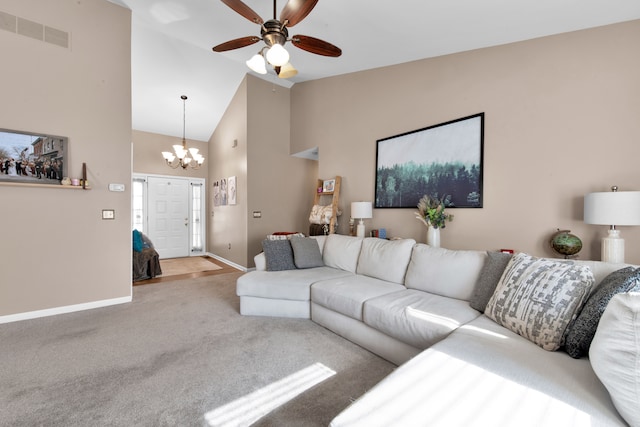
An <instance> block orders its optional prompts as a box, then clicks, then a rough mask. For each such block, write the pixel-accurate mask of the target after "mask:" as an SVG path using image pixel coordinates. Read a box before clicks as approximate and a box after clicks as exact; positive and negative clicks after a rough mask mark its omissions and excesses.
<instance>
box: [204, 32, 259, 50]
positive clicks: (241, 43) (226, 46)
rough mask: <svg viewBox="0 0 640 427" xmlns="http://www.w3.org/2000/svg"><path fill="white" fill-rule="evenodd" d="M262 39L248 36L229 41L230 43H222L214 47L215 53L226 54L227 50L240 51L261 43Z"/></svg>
mask: <svg viewBox="0 0 640 427" xmlns="http://www.w3.org/2000/svg"><path fill="white" fill-rule="evenodd" d="M260 40H261V39H260V37H256V36H247V37H241V38H239V39H233V40H229V41H228V42H224V43H220V44H219V45H218V46H214V47H213V51H214V52H225V51H227V50H232V49H238V48H241V47H245V46H249V45H252V44H254V43H258V42H259V41H260Z"/></svg>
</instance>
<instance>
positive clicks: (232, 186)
mask: <svg viewBox="0 0 640 427" xmlns="http://www.w3.org/2000/svg"><path fill="white" fill-rule="evenodd" d="M227 191H228V193H229V204H230V205H235V204H236V203H237V200H236V195H237V191H236V177H235V176H230V177H229V180H228V182H227Z"/></svg>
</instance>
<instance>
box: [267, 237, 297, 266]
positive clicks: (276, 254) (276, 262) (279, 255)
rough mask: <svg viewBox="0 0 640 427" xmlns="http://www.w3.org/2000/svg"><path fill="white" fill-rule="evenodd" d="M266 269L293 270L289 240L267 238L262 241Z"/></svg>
mask: <svg viewBox="0 0 640 427" xmlns="http://www.w3.org/2000/svg"><path fill="white" fill-rule="evenodd" d="M262 250H263V251H264V257H265V261H266V263H267V271H281V270H295V269H296V265H295V264H294V262H293V250H292V249H291V243H290V242H289V240H287V239H285V240H269V239H264V240H263V241H262Z"/></svg>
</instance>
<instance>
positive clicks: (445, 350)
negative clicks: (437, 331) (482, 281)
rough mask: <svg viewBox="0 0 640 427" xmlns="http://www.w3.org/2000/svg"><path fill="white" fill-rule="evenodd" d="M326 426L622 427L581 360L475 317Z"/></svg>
mask: <svg viewBox="0 0 640 427" xmlns="http://www.w3.org/2000/svg"><path fill="white" fill-rule="evenodd" d="M330 425H331V427H347V426H349V427H356V426H358V427H386V426H429V427H450V426H456V427H457V426H530V427H534V426H565V427H566V426H574V427H584V426H591V427H595V426H624V425H625V423H624V421H623V420H622V419H621V418H620V416H619V415H618V413H617V411H616V409H615V407H614V406H613V404H612V402H611V399H610V398H609V396H608V393H607V390H606V389H605V387H604V386H603V385H602V384H601V383H600V381H599V380H598V378H597V377H596V375H595V374H594V372H593V370H592V369H591V366H590V365H589V361H588V360H587V359H580V360H575V359H572V358H571V357H569V355H567V354H566V353H565V352H560V351H557V352H548V351H543V350H541V349H540V348H539V347H537V346H536V345H535V344H533V343H532V342H530V341H528V340H526V339H524V338H523V337H521V336H519V335H517V334H515V333H513V332H511V331H508V330H507V329H505V328H503V327H501V326H499V325H497V324H496V323H494V322H493V321H491V320H489V319H488V318H487V317H486V316H482V315H481V316H479V317H478V318H476V319H475V320H472V321H471V322H469V323H468V324H466V325H463V326H461V327H460V328H458V329H457V330H455V331H454V332H453V333H451V335H449V336H448V337H447V338H446V339H444V340H442V341H440V342H438V343H436V344H434V345H433V347H431V348H429V349H427V350H425V351H423V352H422V353H420V354H418V355H417V356H416V357H414V358H413V359H411V360H409V361H408V362H406V363H405V364H403V365H402V366H400V367H398V368H397V369H396V370H395V371H394V372H392V373H391V374H390V375H388V376H387V377H386V378H384V379H383V380H382V381H381V382H380V383H378V384H377V385H376V386H375V387H373V388H372V389H371V390H370V391H368V392H367V393H366V394H365V395H364V396H361V397H360V398H359V399H358V400H356V402H355V403H353V404H352V405H351V406H349V407H348V408H347V409H346V410H344V411H343V412H342V413H340V414H339V415H338V416H337V417H336V418H334V419H333V421H332V422H331V424H330Z"/></svg>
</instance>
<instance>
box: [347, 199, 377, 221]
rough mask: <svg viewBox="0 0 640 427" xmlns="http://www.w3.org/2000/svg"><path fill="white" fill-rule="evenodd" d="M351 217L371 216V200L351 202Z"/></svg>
mask: <svg viewBox="0 0 640 427" xmlns="http://www.w3.org/2000/svg"><path fill="white" fill-rule="evenodd" d="M351 218H373V211H372V209H371V202H351Z"/></svg>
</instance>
